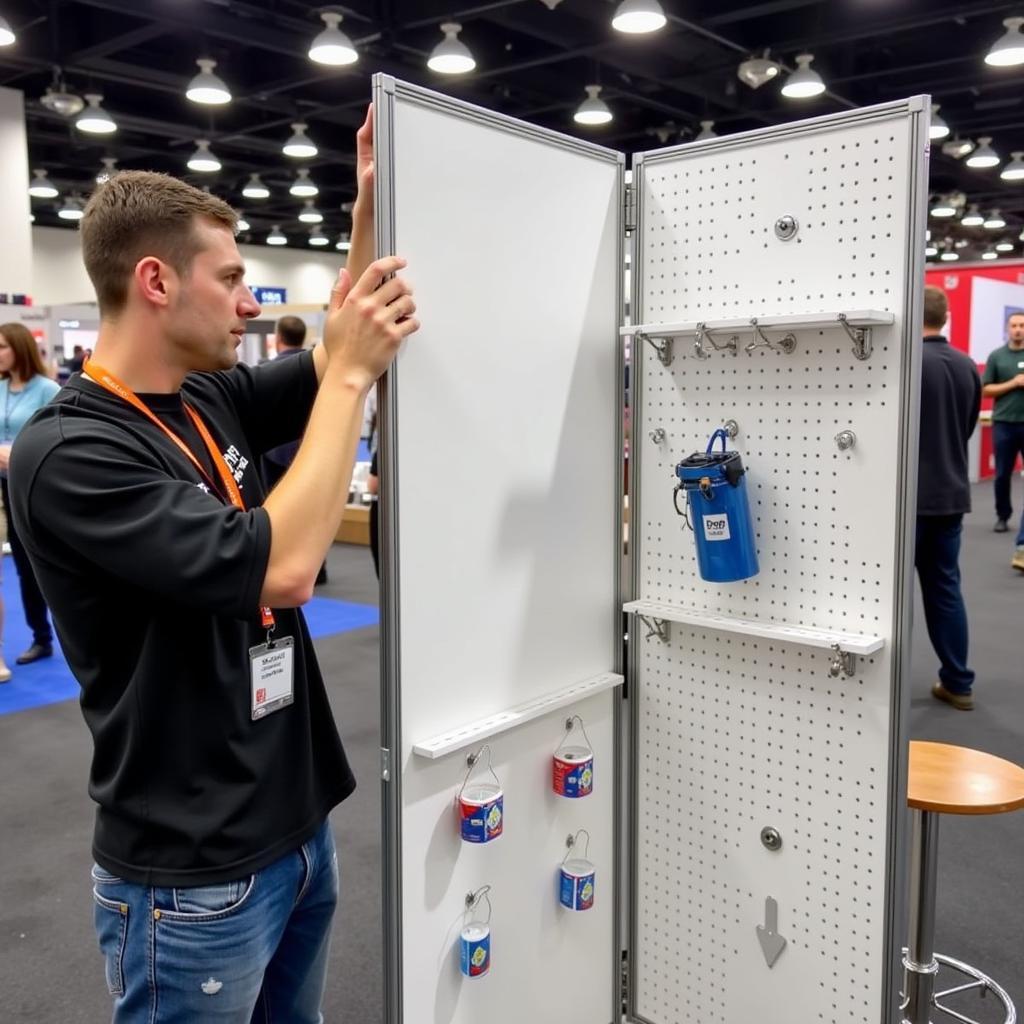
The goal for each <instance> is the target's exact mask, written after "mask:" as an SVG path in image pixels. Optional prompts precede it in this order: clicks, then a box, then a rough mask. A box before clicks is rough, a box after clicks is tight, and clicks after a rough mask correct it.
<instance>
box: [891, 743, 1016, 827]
mask: <svg viewBox="0 0 1024 1024" xmlns="http://www.w3.org/2000/svg"><path fill="white" fill-rule="evenodd" d="M907 802H908V803H909V804H910V806H911V807H913V808H914V809H915V810H919V811H933V812H936V813H938V814H1001V813H1002V812H1003V811H1015V810H1017V809H1019V808H1021V807H1024V768H1021V767H1019V766H1018V765H1015V764H1014V763H1013V762H1012V761H1005V760H1003V758H1001V757H995V756H994V755H992V754H986V753H983V752H982V751H980V750H971V749H970V748H969V747H957V746H954V745H953V744H950V743H929V742H926V741H924V740H912V741H911V743H910V768H909V772H908V783H907Z"/></svg>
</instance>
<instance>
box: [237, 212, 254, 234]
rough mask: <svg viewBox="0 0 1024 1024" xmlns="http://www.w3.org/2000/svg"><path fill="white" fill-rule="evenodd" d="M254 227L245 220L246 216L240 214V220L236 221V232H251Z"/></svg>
mask: <svg viewBox="0 0 1024 1024" xmlns="http://www.w3.org/2000/svg"><path fill="white" fill-rule="evenodd" d="M251 228H252V225H251V224H250V223H249V222H248V221H247V220H246V219H245V214H243V213H239V214H238V220H236V221H235V231H249V230H250V229H251Z"/></svg>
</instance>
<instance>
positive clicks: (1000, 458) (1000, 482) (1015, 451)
mask: <svg viewBox="0 0 1024 1024" xmlns="http://www.w3.org/2000/svg"><path fill="white" fill-rule="evenodd" d="M1006 339H1007V340H1006V344H1005V345H1003V346H1002V348H997V349H995V350H994V351H993V352H991V353H990V354H989V357H988V361H987V362H986V363H985V373H984V375H983V376H982V383H983V384H984V387H985V392H984V393H985V395H986V397H988V398H994V399H995V406H994V407H993V409H992V441H993V445H994V447H995V455H996V479H995V492H996V525H995V531H996V533H1006V532H1007V530H1008V529H1009V520H1010V516H1012V515H1013V506H1012V505H1011V503H1010V481H1011V479H1012V477H1013V467H1014V465H1015V464H1016V462H1017V456H1018V455H1024V313H1011V314H1010V316H1009V317H1007V320H1006ZM1022 549H1024V517H1021V524H1020V530H1019V531H1018V533H1017V550H1016V553H1015V554H1014V558H1013V566H1014V568H1017V569H1024V550H1022Z"/></svg>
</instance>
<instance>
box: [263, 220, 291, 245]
mask: <svg viewBox="0 0 1024 1024" xmlns="http://www.w3.org/2000/svg"><path fill="white" fill-rule="evenodd" d="M287 244H288V239H287V238H285V236H284V235H283V234H281V228H280V227H279V226H278V225H277V224H275V225H274V226H273V227H272V228H271V229H270V234H269V235H267V245H287Z"/></svg>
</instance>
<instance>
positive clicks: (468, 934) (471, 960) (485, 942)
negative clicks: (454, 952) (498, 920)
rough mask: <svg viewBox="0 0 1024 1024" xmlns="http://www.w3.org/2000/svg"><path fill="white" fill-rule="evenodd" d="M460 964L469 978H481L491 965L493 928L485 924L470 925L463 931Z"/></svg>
mask: <svg viewBox="0 0 1024 1024" xmlns="http://www.w3.org/2000/svg"><path fill="white" fill-rule="evenodd" d="M459 942H460V951H459V953H460V955H459V965H460V967H461V968H462V973H463V974H464V975H465V976H466V977H467V978H479V977H481V976H482V975H484V974H486V973H487V972H488V971H489V970H490V967H491V930H490V929H489V928H487V927H486V926H485V925H469V927H467V928H464V929H463V931H462V937H461V939H460V940H459Z"/></svg>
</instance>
